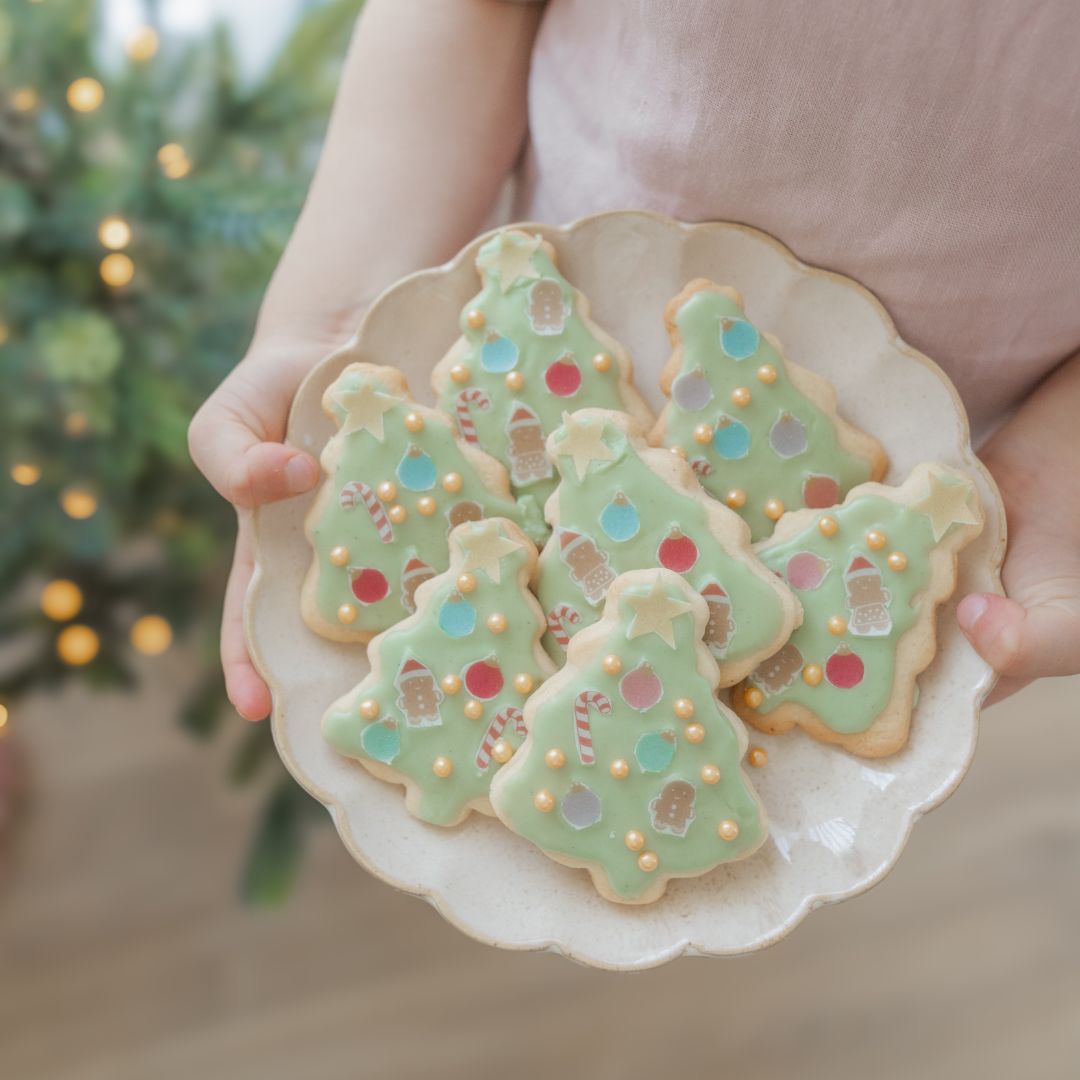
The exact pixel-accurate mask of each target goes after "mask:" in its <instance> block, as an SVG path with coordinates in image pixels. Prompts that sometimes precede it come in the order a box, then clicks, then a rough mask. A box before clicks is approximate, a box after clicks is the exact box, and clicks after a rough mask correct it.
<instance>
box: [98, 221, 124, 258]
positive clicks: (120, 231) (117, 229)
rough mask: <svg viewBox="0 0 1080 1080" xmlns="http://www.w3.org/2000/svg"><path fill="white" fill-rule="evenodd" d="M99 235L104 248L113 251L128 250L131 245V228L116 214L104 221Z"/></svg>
mask: <svg viewBox="0 0 1080 1080" xmlns="http://www.w3.org/2000/svg"><path fill="white" fill-rule="evenodd" d="M97 234H98V239H99V240H100V241H101V245H102V247H107V248H110V249H112V250H113V251H119V250H120V249H121V248H126V247H127V246H128V244H130V243H131V226H130V225H129V224H128V223H127V222H126V221H125V220H124V219H123V218H122V217H119V216H118V215H116V214H113V215H111V216H110V217H107V218H104V219H103V220H102V222H101V224H100V225H99V226H98V233H97Z"/></svg>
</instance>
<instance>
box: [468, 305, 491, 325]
mask: <svg viewBox="0 0 1080 1080" xmlns="http://www.w3.org/2000/svg"><path fill="white" fill-rule="evenodd" d="M486 322H487V318H486V317H485V316H484V313H483V312H482V311H480V309H479V308H473V309H472V310H471V311H469V312H468V313H467V314H466V315H465V323H466V325H467V326H468V327H469V329H470V330H479V329H480V328H481V327H482V326H483V325H484V323H486Z"/></svg>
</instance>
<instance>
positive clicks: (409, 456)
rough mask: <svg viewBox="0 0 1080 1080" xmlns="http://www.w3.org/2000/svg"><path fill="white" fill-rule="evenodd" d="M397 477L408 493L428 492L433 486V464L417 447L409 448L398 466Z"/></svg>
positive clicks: (434, 474) (434, 476)
mask: <svg viewBox="0 0 1080 1080" xmlns="http://www.w3.org/2000/svg"><path fill="white" fill-rule="evenodd" d="M397 475H398V479H399V480H400V481H401V485H402V487H405V488H408V489H409V491H430V490H431V489H432V488H433V487H434V486H435V478H436V473H435V462H434V461H432V459H431V455H430V454H429V453H427V452H426V451H424V450H421V449H420V447H419V446H415V445H413V446H410V447H409V449H408V450H406V451H405V456H404V457H403V458H402V459H401V461H400V463H399V464H398V467H397Z"/></svg>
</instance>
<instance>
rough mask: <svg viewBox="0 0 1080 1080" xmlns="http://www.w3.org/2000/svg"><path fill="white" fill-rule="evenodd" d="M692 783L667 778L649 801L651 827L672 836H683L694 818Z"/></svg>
mask: <svg viewBox="0 0 1080 1080" xmlns="http://www.w3.org/2000/svg"><path fill="white" fill-rule="evenodd" d="M694 794H695V792H694V785H693V784H691V783H689V782H688V781H686V780H669V781H668V782H667V783H666V784H665V785H664V787H663V789H662V790H661V792H660V794H659V795H657V796H656V798H655V799H653V801H652V802H651V803H649V813H650V814H651V815H652V823H653V828H654V829H656V831H657V832H664V833H670V834H671V835H672V836H685V835H686V830H687V829H689V828H690V822H692V821H693V820H694Z"/></svg>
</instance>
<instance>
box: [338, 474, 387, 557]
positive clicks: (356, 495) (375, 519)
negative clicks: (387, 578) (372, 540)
mask: <svg viewBox="0 0 1080 1080" xmlns="http://www.w3.org/2000/svg"><path fill="white" fill-rule="evenodd" d="M357 500H359V501H360V502H361V503H362V504H363V507H364V509H365V510H366V511H367V512H368V516H369V517H370V518H371V523H372V524H373V525H374V526H375V532H376V535H377V536H378V537H379V542H380V543H382V544H389V543H392V542H393V539H394V526H393V525H391V524H390V521H389V519H388V518H387V516H386V511H385V510H384V509H383V505H382V503H381V502H379V499H378V496H376V494H375V492H374V491H373V490H372V489H371V488H370V487H369V486H368V485H367V484H365V483H364V482H363V481H362V480H351V481H350V482H349V483H347V484H346V485H345V486H344V487H343V488H342V489H341V495H340V496H339V497H338V502H339V503H340V505H341V509H342V510H352V509H353V508H354V507H355V506H356V503H357Z"/></svg>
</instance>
